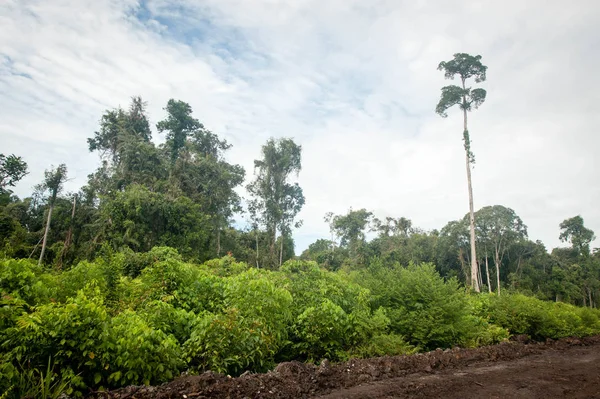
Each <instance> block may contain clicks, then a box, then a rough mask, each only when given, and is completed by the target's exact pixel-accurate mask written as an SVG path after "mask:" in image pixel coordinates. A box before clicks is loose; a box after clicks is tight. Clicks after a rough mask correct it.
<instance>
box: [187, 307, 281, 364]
mask: <svg viewBox="0 0 600 399" xmlns="http://www.w3.org/2000/svg"><path fill="white" fill-rule="evenodd" d="M269 330H270V329H269V326H268V325H267V323H266V322H265V321H264V320H261V319H255V320H253V319H250V318H245V317H244V316H243V315H242V312H241V311H240V310H238V309H237V308H230V309H228V310H227V311H226V312H225V313H224V314H219V315H214V314H207V315H205V316H204V317H203V318H201V319H200V320H199V321H198V323H197V324H196V326H195V328H194V330H193V332H192V336H191V338H190V339H189V340H188V341H187V342H186V343H185V345H184V347H183V348H184V353H185V356H186V360H187V361H188V363H189V365H190V366H192V367H193V368H195V369H198V370H213V371H216V372H222V373H228V374H239V373H241V372H242V371H244V370H246V369H254V370H258V371H264V370H266V369H267V368H268V367H270V366H272V359H273V357H274V356H275V354H276V353H277V350H278V348H279V347H280V346H281V342H279V341H278V340H277V339H276V338H275V337H274V336H273V335H271V334H269V332H270V331H269Z"/></svg>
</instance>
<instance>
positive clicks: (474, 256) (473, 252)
mask: <svg viewBox="0 0 600 399" xmlns="http://www.w3.org/2000/svg"><path fill="white" fill-rule="evenodd" d="M463 87H464V82H463ZM463 116H464V132H463V134H464V135H465V140H468V134H469V133H468V130H467V110H466V109H464V110H463ZM465 158H466V164H467V183H468V186H469V226H470V230H471V286H472V287H473V289H474V290H475V292H479V291H480V289H479V281H477V269H478V268H477V251H476V249H475V210H474V209H473V185H472V184H471V158H470V156H469V149H468V146H467V143H466V142H465Z"/></svg>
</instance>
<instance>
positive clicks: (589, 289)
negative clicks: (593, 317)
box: [587, 288, 594, 308]
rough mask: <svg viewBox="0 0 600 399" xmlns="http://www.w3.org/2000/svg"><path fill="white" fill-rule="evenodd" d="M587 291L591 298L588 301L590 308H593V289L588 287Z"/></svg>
mask: <svg viewBox="0 0 600 399" xmlns="http://www.w3.org/2000/svg"><path fill="white" fill-rule="evenodd" d="M587 292H588V297H589V299H590V300H589V301H588V303H589V304H590V308H593V307H594V302H592V290H591V288H588V290H587Z"/></svg>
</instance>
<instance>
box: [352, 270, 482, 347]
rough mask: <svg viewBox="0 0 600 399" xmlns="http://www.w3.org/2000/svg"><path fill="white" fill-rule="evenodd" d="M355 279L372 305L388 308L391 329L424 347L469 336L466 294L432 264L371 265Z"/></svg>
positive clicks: (451, 343)
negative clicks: (366, 289) (443, 276)
mask: <svg viewBox="0 0 600 399" xmlns="http://www.w3.org/2000/svg"><path fill="white" fill-rule="evenodd" d="M355 281H362V282H363V285H365V286H366V287H368V288H370V289H371V292H372V293H373V301H372V306H375V307H380V306H383V307H385V308H386V309H388V314H387V315H388V317H389V318H390V320H391V323H390V327H391V331H392V332H394V333H396V334H400V335H403V336H404V337H406V339H407V340H408V341H409V342H410V343H411V344H413V345H416V346H419V347H421V348H424V349H432V348H433V349H435V348H437V347H449V346H452V345H453V344H455V343H457V342H461V341H462V340H465V339H466V337H467V336H469V335H470V333H471V330H472V327H473V326H472V323H470V320H469V318H468V316H469V307H468V302H467V297H466V296H465V294H464V292H462V290H461V289H460V287H459V284H458V282H457V281H456V280H455V279H450V280H448V281H444V279H443V278H442V277H440V275H439V274H438V273H437V271H436V270H435V267H434V266H433V265H432V264H423V265H420V266H417V265H413V264H411V265H410V266H409V267H407V268H402V267H396V268H391V269H388V268H382V267H378V266H374V267H373V268H372V269H371V270H370V273H368V272H362V273H358V274H356V275H355Z"/></svg>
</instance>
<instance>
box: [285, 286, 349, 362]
mask: <svg viewBox="0 0 600 399" xmlns="http://www.w3.org/2000/svg"><path fill="white" fill-rule="evenodd" d="M349 327H350V323H349V320H348V315H347V314H346V312H344V310H343V309H342V308H341V307H340V306H338V305H336V304H335V303H333V302H332V301H331V300H329V299H327V298H326V299H323V300H322V302H321V303H320V305H319V306H310V307H308V308H306V309H305V310H304V311H303V312H302V313H301V314H300V315H299V316H298V318H297V319H296V323H295V324H294V327H293V331H294V344H293V349H294V350H295V351H296V352H297V353H298V354H299V355H301V356H303V357H305V358H307V359H309V360H310V361H318V360H320V359H322V358H328V359H335V360H337V359H340V358H343V348H344V346H345V344H346V343H347V341H346V339H345V338H346V333H347V331H348V329H349Z"/></svg>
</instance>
